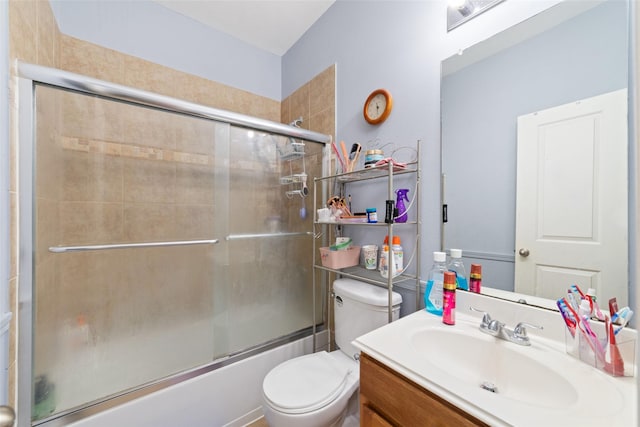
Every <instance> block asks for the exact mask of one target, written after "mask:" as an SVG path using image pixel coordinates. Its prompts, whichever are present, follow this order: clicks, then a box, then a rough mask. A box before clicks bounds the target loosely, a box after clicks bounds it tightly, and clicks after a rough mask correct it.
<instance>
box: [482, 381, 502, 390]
mask: <svg viewBox="0 0 640 427" xmlns="http://www.w3.org/2000/svg"><path fill="white" fill-rule="evenodd" d="M480 388H482V389H484V390H487V391H490V392H491V393H497V392H498V386H496V385H495V384H494V383H492V382H489V381H484V382H483V383H482V384H480Z"/></svg>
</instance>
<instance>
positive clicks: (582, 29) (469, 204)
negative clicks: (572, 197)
mask: <svg viewBox="0 0 640 427" xmlns="http://www.w3.org/2000/svg"><path fill="white" fill-rule="evenodd" d="M628 22H629V14H628V4H627V2H626V1H621V0H610V1H604V2H603V1H585V2H561V3H560V4H558V5H556V6H553V7H552V8H550V9H548V10H546V11H544V12H542V13H540V14H539V15H536V16H534V17H532V18H530V19H528V20H526V21H524V22H522V23H520V24H518V25H516V26H514V27H512V28H510V29H508V30H506V31H504V32H502V33H500V34H497V35H496V36H494V37H492V38H490V39H487V40H485V41H483V42H480V43H478V44H477V45H474V46H472V47H470V48H468V49H465V50H464V51H463V52H461V54H459V55H455V56H453V57H450V58H447V59H446V60H445V61H443V63H442V82H441V115H442V116H441V126H442V128H441V129H442V131H441V135H442V141H441V144H442V151H441V152H442V159H441V162H442V164H441V170H442V189H443V191H442V199H443V200H442V202H443V205H446V210H447V212H446V214H447V215H446V216H447V222H444V223H443V229H442V236H443V240H442V246H443V250H446V251H448V250H449V249H451V248H458V249H462V250H463V259H464V263H465V266H466V268H467V272H468V271H469V267H470V264H471V263H480V264H482V269H483V285H484V287H485V289H486V293H487V294H496V293H498V294H501V295H504V294H505V293H511V292H514V291H515V292H517V293H516V294H515V295H516V296H515V299H514V300H521V299H522V300H526V302H527V303H532V302H533V304H535V305H541V306H546V307H550V308H551V307H554V302H555V301H554V300H555V299H556V298H558V297H560V296H562V295H563V294H564V292H563V291H562V290H558V294H557V296H555V297H552V296H550V295H544V294H539V293H538V292H536V291H534V292H532V293H527V294H524V295H523V294H521V289H522V286H519V284H518V283H517V282H516V280H515V273H514V269H515V265H516V263H517V262H518V258H519V257H521V255H518V253H517V250H518V249H519V248H518V247H516V203H517V199H518V198H521V199H522V198H523V197H524V196H525V195H524V194H522V193H521V194H517V187H518V185H517V181H518V179H517V176H518V168H517V166H516V158H517V151H518V150H517V144H518V138H519V136H518V125H517V122H518V117H520V116H526V115H531V114H533V115H536V114H538V112H541V111H547V110H548V109H551V108H555V107H557V106H561V105H565V104H572V103H573V104H576V105H577V104H578V102H577V101H579V100H586V99H590V98H592V97H596V96H599V95H602V94H607V93H611V92H615V91H620V90H625V89H626V88H627V86H628V83H629V73H628V64H629V61H628V50H629V49H628V39H629V29H628V27H629V25H628ZM625 108H626V105H625ZM622 119H623V120H625V122H624V124H623V126H624V132H625V133H626V132H627V125H626V119H627V117H626V111H625V112H624V117H623V118H622ZM623 143H624V144H625V145H624V148H623V151H624V153H623V155H624V156H625V157H623V159H622V161H620V162H619V163H618V164H619V168H620V169H621V170H624V172H625V174H626V173H627V167H628V160H626V155H627V154H628V147H627V143H628V137H627V135H626V134H625V135H624V136H623ZM629 146H631V144H629ZM530 162H536V160H535V159H532V160H530ZM570 163H571V164H573V163H575V162H570ZM536 164H537V163H536ZM521 170H522V169H521ZM567 170H569V169H568V168H567ZM564 175H571V176H573V174H572V173H567V174H564ZM564 175H563V174H562V173H561V174H560V175H556V176H555V177H554V179H555V181H552V184H558V186H562V185H564V180H565V178H569V177H568V176H564ZM631 176H633V175H631ZM625 177H626V175H625ZM630 185H632V186H633V185H635V184H634V183H633V182H631V184H630ZM606 188H607V193H609V192H618V193H619V194H618V195H619V196H620V198H621V199H623V205H622V206H623V208H622V209H621V210H622V211H623V212H624V220H623V221H620V222H621V224H619V225H620V230H621V231H622V233H623V235H624V238H625V239H627V238H628V232H627V225H628V223H627V222H626V221H627V219H626V218H627V214H628V213H629V211H628V208H627V199H628V192H627V191H628V190H627V184H626V182H625V183H624V185H622V187H621V188H610V187H606ZM631 189H632V190H633V189H634V188H633V187H632V188H631ZM597 197H598V196H597V195H596V198H597ZM629 217H630V218H632V217H631V216H629ZM606 219H607V218H604V220H606ZM523 249H524V248H523ZM618 258H619V259H621V260H622V262H623V267H622V268H621V269H622V270H624V271H625V276H624V277H625V278H626V277H627V275H626V272H628V260H629V258H628V255H627V249H626V244H625V248H624V251H623V252H622V253H621V255H620V256H619V257H618ZM585 271H586V270H585ZM587 273H589V271H586V272H585V274H587ZM602 282H603V283H600V284H599V292H600V295H597V296H598V300H599V301H608V299H609V298H610V297H612V296H615V297H616V298H617V300H618V304H619V305H620V304H622V306H624V305H627V304H629V301H628V290H629V289H628V279H626V280H624V283H623V285H622V288H618V289H616V290H612V289H607V283H606V281H602ZM569 284H571V282H569V283H568V284H567V286H566V287H568V285H569ZM487 288H493V289H487ZM620 289H622V291H620ZM495 290H498V291H497V292H496V291H495ZM584 290H585V291H586V289H584ZM483 293H484V291H483ZM547 293H548V292H547ZM522 302H524V301H522ZM603 305H604V308H606V302H605V303H604V304H603Z"/></svg>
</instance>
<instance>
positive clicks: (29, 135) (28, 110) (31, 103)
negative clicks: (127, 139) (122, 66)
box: [16, 62, 332, 427]
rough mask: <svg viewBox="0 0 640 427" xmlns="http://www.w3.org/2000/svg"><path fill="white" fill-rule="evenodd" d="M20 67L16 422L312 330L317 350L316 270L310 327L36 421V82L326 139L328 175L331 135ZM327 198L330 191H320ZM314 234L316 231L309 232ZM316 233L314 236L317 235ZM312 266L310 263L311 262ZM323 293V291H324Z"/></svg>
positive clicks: (69, 415) (176, 378) (76, 416)
mask: <svg viewBox="0 0 640 427" xmlns="http://www.w3.org/2000/svg"><path fill="white" fill-rule="evenodd" d="M17 70H18V123H17V124H18V132H19V149H18V155H19V160H18V165H19V173H18V179H19V181H18V182H19V185H20V190H19V201H18V203H19V212H20V218H19V221H18V222H19V224H18V228H19V242H18V243H19V282H20V285H19V288H18V306H19V309H18V322H19V325H20V327H19V332H18V344H17V354H18V359H19V363H18V368H17V381H16V382H17V386H18V393H17V396H16V400H17V423H16V426H17V427H27V426H31V425H39V424H40V425H47V426H58V425H66V424H67V423H69V422H72V421H78V420H80V419H82V418H85V417H87V416H89V415H93V414H95V413H98V412H101V411H103V410H105V409H108V408H111V407H114V406H117V405H120V404H122V403H125V402H128V401H130V400H133V399H136V398H138V397H141V396H144V395H147V394H150V393H153V392H155V391H157V390H161V389H163V388H166V387H169V386H171V385H173V384H177V383H179V382H182V381H184V380H187V379H189V378H194V377H197V376H199V375H202V374H205V373H208V372H211V371H214V370H216V369H219V368H222V367H224V366H227V365H229V364H232V363H234V362H236V361H239V360H242V359H245V358H247V357H250V356H253V355H255V354H258V353H261V352H263V351H266V350H269V349H271V348H275V347H278V346H280V345H283V344H285V343H288V342H292V341H296V340H298V339H301V338H304V337H306V336H309V335H313V338H314V344H313V348H314V351H315V350H316V333H317V332H319V330H322V329H324V324H325V323H326V322H325V321H326V304H323V326H322V327H321V328H320V329H318V328H317V325H316V322H315V319H316V313H315V311H316V301H315V298H316V292H315V282H316V280H315V276H314V280H313V291H312V292H313V307H312V310H313V317H312V319H313V322H312V326H311V327H310V328H306V329H304V330H301V331H297V332H294V333H292V334H290V335H288V336H286V337H282V338H278V339H275V340H271V341H268V342H266V343H262V344H259V345H258V346H255V347H252V348H250V349H248V350H245V351H241V352H239V353H236V354H231V355H229V356H228V357H225V358H222V359H221V360H213V361H212V362H211V363H208V364H206V365H205V366H201V367H198V368H195V369H191V370H188V371H185V372H180V373H178V374H175V375H171V376H169V377H168V378H166V379H163V380H158V381H155V382H153V383H152V384H146V385H140V386H138V387H135V388H134V389H133V390H127V391H123V392H122V393H119V394H117V395H115V396H109V397H106V398H105V400H104V401H101V402H100V403H97V404H94V405H92V406H89V407H85V408H82V409H72V410H68V411H63V412H61V413H59V414H57V415H56V416H55V419H44V420H40V421H36V422H35V423H32V421H31V411H32V403H33V402H32V383H33V309H34V307H33V293H34V286H33V278H34V273H33V271H34V269H33V268H34V266H33V261H34V245H33V237H34V223H33V212H34V206H35V191H34V176H35V175H34V173H35V170H34V162H33V159H34V137H35V130H34V129H35V127H34V125H35V88H36V85H39V84H40V85H46V86H50V87H54V88H57V89H63V90H64V89H69V90H73V91H75V92H80V93H84V94H88V95H97V96H100V97H102V98H105V99H111V100H117V101H126V102H129V103H132V104H136V105H140V106H146V107H153V108H156V109H160V110H164V111H167V112H170V113H178V114H184V115H187V116H192V117H197V118H204V119H208V120H213V121H218V122H224V123H228V124H230V125H235V126H239V127H243V128H248V129H255V130H260V131H265V132H270V133H273V134H276V135H280V136H285V137H291V138H297V139H304V140H307V141H311V142H316V143H320V144H324V146H323V148H322V166H321V168H322V169H321V170H322V174H323V175H326V174H327V173H328V171H329V170H330V165H331V163H330V154H331V151H330V147H329V145H330V143H331V142H332V137H331V136H330V135H325V134H321V133H318V132H313V131H309V130H306V129H302V128H297V127H293V126H289V125H285V124H282V123H277V122H273V121H270V120H266V119H260V118H256V117H251V116H247V115H244V114H239V113H234V112H231V111H226V110H221V109H217V108H212V107H206V106H202V105H199V104H195V103H192V102H188V101H184V100H179V99H176V98H172V97H168V96H164V95H158V94H156V93H152V92H148V91H143V90H140V89H135V88H131V87H127V86H123V85H118V84H115V83H110V82H106V81H103V80H98V79H94V78H91V77H87V76H83V75H80V74H75V73H70V72H67V71H62V70H58V69H54V68H49V67H43V66H39V65H33V64H28V63H24V62H18V63H17ZM322 197H323V199H326V194H323V195H322ZM311 234H312V233H311ZM314 238H315V236H314ZM310 267H312V265H310ZM320 294H321V295H323V293H322V292H321V293H320Z"/></svg>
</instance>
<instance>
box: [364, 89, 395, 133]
mask: <svg viewBox="0 0 640 427" xmlns="http://www.w3.org/2000/svg"><path fill="white" fill-rule="evenodd" d="M392 106H393V99H392V98H391V94H390V93H389V92H388V91H386V90H385V89H377V90H374V91H373V92H371V95H369V97H368V98H367V101H366V102H365V103H364V111H363V113H364V118H365V120H366V121H367V122H368V123H369V124H372V125H378V124H380V123H382V122H384V121H385V120H386V119H387V117H389V114H390V113H391V108H392Z"/></svg>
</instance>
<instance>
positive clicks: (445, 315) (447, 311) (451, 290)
mask: <svg viewBox="0 0 640 427" xmlns="http://www.w3.org/2000/svg"><path fill="white" fill-rule="evenodd" d="M456 287H457V282H456V273H454V272H452V271H445V273H444V284H443V285H442V323H444V324H445V325H455V324H456Z"/></svg>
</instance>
